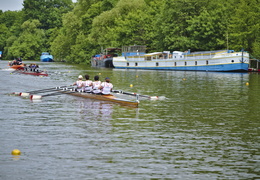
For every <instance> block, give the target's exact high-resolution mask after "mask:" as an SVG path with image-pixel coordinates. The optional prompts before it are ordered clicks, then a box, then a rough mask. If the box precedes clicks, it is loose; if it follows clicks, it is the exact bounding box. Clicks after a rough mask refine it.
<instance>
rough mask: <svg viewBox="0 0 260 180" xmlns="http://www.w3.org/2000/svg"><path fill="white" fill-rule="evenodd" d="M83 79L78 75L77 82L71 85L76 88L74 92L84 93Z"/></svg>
mask: <svg viewBox="0 0 260 180" xmlns="http://www.w3.org/2000/svg"><path fill="white" fill-rule="evenodd" d="M82 79H83V76H82V75H79V77H78V80H77V81H76V82H75V83H74V84H72V85H73V86H75V85H76V86H77V87H76V89H75V91H78V92H83V91H84V81H82Z"/></svg>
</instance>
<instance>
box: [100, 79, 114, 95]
mask: <svg viewBox="0 0 260 180" xmlns="http://www.w3.org/2000/svg"><path fill="white" fill-rule="evenodd" d="M100 89H101V93H102V94H103V95H108V94H110V92H111V91H112V89H113V84H112V83H111V82H110V78H109V77H106V78H105V82H102V83H101V88H100Z"/></svg>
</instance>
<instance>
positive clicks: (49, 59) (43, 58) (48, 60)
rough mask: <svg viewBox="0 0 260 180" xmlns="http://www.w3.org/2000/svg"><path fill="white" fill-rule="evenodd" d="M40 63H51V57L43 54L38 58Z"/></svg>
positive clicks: (46, 53) (48, 54)
mask: <svg viewBox="0 0 260 180" xmlns="http://www.w3.org/2000/svg"><path fill="white" fill-rule="evenodd" d="M40 60H41V62H53V56H52V55H50V53H48V52H43V53H42V54H41V57H40Z"/></svg>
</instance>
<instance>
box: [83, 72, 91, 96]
mask: <svg viewBox="0 0 260 180" xmlns="http://www.w3.org/2000/svg"><path fill="white" fill-rule="evenodd" d="M85 78H86V81H85V89H84V90H85V92H87V93H91V92H92V81H91V80H89V75H88V74H86V75H85Z"/></svg>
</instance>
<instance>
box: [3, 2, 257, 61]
mask: <svg viewBox="0 0 260 180" xmlns="http://www.w3.org/2000/svg"><path fill="white" fill-rule="evenodd" d="M259 12H260V0H229V1H226V0H218V1H213V0H131V1H129V0H78V2H77V3H73V2H72V1H71V0H37V1H35V0H24V2H23V9H22V10H21V11H5V12H2V11H0V51H3V56H4V57H3V59H12V58H14V57H22V58H23V59H36V60H38V59H39V56H40V53H41V52H44V51H48V52H50V53H51V54H52V55H54V57H55V60H56V61H59V60H66V61H67V62H72V63H89V60H90V59H91V56H92V55H94V54H96V53H99V52H100V51H101V48H106V47H121V46H124V45H133V44H138V45H146V46H147V47H148V48H147V50H148V51H149V52H151V51H164V50H168V51H173V50H180V51H186V50H188V49H190V50H191V51H197V50H217V49H227V48H228V49H234V50H236V51H240V50H241V49H242V48H244V49H245V50H246V51H249V52H250V54H251V55H252V56H253V57H255V58H260V31H259V30H260V13H259Z"/></svg>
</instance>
